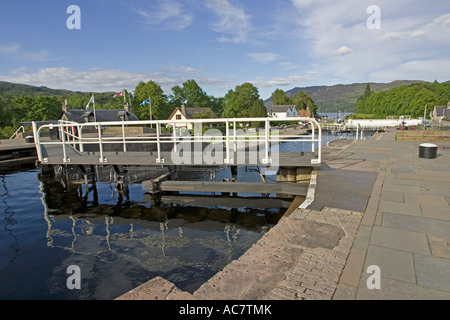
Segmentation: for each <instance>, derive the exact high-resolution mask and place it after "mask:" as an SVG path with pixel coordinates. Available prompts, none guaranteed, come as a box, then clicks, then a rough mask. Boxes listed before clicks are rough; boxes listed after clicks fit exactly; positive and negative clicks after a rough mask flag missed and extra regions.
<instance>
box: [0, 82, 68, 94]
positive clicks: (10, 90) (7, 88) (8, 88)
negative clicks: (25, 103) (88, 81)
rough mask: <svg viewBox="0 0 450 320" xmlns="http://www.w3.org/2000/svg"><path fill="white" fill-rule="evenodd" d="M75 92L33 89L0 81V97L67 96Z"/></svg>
mask: <svg viewBox="0 0 450 320" xmlns="http://www.w3.org/2000/svg"><path fill="white" fill-rule="evenodd" d="M75 93H76V92H73V91H69V90H62V89H50V88H47V87H35V86H30V85H26V84H19V83H11V82H4V81H0V95H1V96H9V97H18V96H20V95H27V96H57V97H61V96H68V95H71V94H75Z"/></svg>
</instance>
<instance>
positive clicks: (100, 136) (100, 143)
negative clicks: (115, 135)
mask: <svg viewBox="0 0 450 320" xmlns="http://www.w3.org/2000/svg"><path fill="white" fill-rule="evenodd" d="M97 129H98V145H99V148H100V159H99V162H100V163H103V162H104V160H105V159H103V141H102V127H101V125H100V123H97Z"/></svg>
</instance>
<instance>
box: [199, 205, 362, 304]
mask: <svg viewBox="0 0 450 320" xmlns="http://www.w3.org/2000/svg"><path fill="white" fill-rule="evenodd" d="M361 217H362V213H359V212H352V211H346V210H338V209H333V208H327V207H326V208H323V210H321V211H312V210H308V209H297V210H295V211H294V212H293V213H292V214H291V215H290V216H289V217H284V218H283V219H282V220H280V222H279V223H278V224H277V226H276V227H274V228H273V229H271V230H270V231H269V232H268V233H267V234H266V235H265V236H264V237H263V238H262V239H261V240H260V241H258V243H257V244H255V245H254V246H253V247H252V248H250V250H248V251H247V252H246V253H245V254H244V255H243V256H241V257H240V258H239V259H238V260H236V261H233V262H231V263H230V264H229V265H228V266H226V267H225V268H224V270H223V271H221V272H219V273H218V274H217V275H215V276H214V277H213V278H211V279H210V280H209V281H208V282H206V283H205V284H204V285H203V286H201V287H200V288H199V289H198V290H197V291H196V292H195V293H194V296H195V297H197V298H199V299H208V300H215V299H227V300H236V299H243V300H246V299H255V300H256V299H269V300H275V299H282V300H293V299H295V300H304V299H314V300H317V299H326V300H330V299H331V298H332V296H333V293H334V291H335V289H336V287H337V283H338V280H339V277H340V274H341V272H342V269H343V268H344V265H345V262H346V259H347V256H348V254H349V251H350V248H351V246H352V243H353V240H354V236H355V234H356V231H357V229H358V226H359V223H360V220H361Z"/></svg>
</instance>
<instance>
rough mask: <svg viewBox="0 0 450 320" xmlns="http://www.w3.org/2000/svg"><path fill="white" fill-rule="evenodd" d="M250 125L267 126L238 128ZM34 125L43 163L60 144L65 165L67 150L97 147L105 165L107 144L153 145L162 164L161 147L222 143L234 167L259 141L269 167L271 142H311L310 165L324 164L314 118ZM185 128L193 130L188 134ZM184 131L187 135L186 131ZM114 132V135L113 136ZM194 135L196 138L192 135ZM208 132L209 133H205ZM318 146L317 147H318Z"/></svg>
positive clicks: (316, 123)
mask: <svg viewBox="0 0 450 320" xmlns="http://www.w3.org/2000/svg"><path fill="white" fill-rule="evenodd" d="M286 121H288V122H296V123H297V122H307V123H309V124H310V125H311V134H309V135H298V134H283V131H284V130H285V129H284V128H282V129H277V128H276V127H272V126H271V123H272V122H286ZM250 122H260V123H264V129H263V130H261V131H259V132H257V133H256V132H255V133H254V134H252V133H249V130H247V132H244V130H243V129H239V128H238V126H240V127H241V128H242V127H245V124H247V123H250ZM32 124H33V134H34V138H35V139H34V141H35V145H36V149H37V155H38V161H40V162H41V163H45V162H47V158H44V157H43V147H44V146H52V145H59V146H61V151H62V160H63V162H64V163H69V162H70V158H69V157H68V156H67V150H68V148H72V149H73V150H76V151H77V152H80V153H81V154H83V152H84V150H85V146H86V145H98V148H99V150H98V151H99V154H100V158H99V163H106V162H107V159H106V158H105V157H104V152H105V151H104V145H105V144H116V145H122V150H123V152H125V153H126V152H127V144H131V143H133V144H154V145H156V152H157V158H156V163H157V164H163V163H164V159H163V158H162V145H163V144H173V146H174V147H173V151H175V152H177V145H178V144H179V143H186V142H206V143H223V145H224V146H225V152H226V158H225V159H224V164H233V159H232V158H231V157H230V155H231V154H232V152H233V151H236V148H237V145H238V143H240V142H245V141H250V142H252V141H253V142H258V143H259V144H263V145H264V148H265V150H264V152H265V155H264V158H263V160H262V163H264V164H267V165H269V164H270V163H271V158H270V157H269V153H270V147H271V144H272V143H280V142H307V143H308V142H309V143H311V151H312V152H316V150H317V157H316V158H315V159H312V160H311V164H320V163H321V152H322V129H321V127H320V125H319V123H318V122H317V121H316V120H315V119H313V118H300V117H295V118H229V119H222V118H217V119H192V120H153V121H116V122H99V123H92V122H91V123H77V122H70V121H62V120H60V121H59V122H58V124H49V125H42V126H40V127H38V126H37V124H36V123H35V122H33V123H32ZM207 124H208V125H216V126H217V125H219V126H225V133H224V134H222V133H220V132H219V134H217V133H218V130H217V129H214V127H212V128H211V129H210V130H211V131H212V132H213V133H212V134H211V132H210V134H203V129H202V128H204V127H205V125H207ZM149 125H150V126H152V127H153V128H154V127H155V126H156V129H155V130H156V132H153V134H151V135H145V134H134V135H130V134H133V133H132V130H130V128H133V127H136V128H143V127H144V126H149ZM163 127H166V128H171V129H172V134H171V135H165V134H164V133H163V132H162V128H163ZM106 128H108V129H111V128H119V129H115V130H110V132H109V133H108V134H105V133H104V129H106ZM186 128H189V129H191V131H190V132H189V134H187V133H186ZM45 129H50V130H51V129H53V130H55V129H57V130H58V134H59V139H57V140H50V139H45V138H43V137H42V132H43V131H44V130H45ZM183 129H184V132H183ZM214 130H216V131H214ZM111 131H113V132H114V133H111ZM192 133H193V135H192ZM206 133H208V131H206ZM316 145H317V147H316Z"/></svg>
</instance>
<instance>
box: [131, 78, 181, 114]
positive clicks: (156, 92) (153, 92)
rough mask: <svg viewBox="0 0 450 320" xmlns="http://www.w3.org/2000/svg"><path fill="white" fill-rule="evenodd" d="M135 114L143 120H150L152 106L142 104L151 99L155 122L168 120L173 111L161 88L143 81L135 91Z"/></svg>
mask: <svg viewBox="0 0 450 320" xmlns="http://www.w3.org/2000/svg"><path fill="white" fill-rule="evenodd" d="M134 93H135V99H134V113H135V114H136V116H137V117H138V118H139V119H141V120H149V119H150V106H149V105H144V106H141V105H140V104H141V103H142V102H143V101H145V100H147V99H148V98H150V101H151V112H152V119H153V120H166V119H168V118H169V116H170V114H171V112H172V110H171V108H170V106H169V104H168V102H167V97H166V96H165V95H164V91H163V90H162V89H161V87H160V86H159V85H158V84H157V83H155V82H154V81H152V80H150V81H148V82H147V83H145V82H143V81H141V82H139V83H138V85H137V86H136V89H135V90H134Z"/></svg>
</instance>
